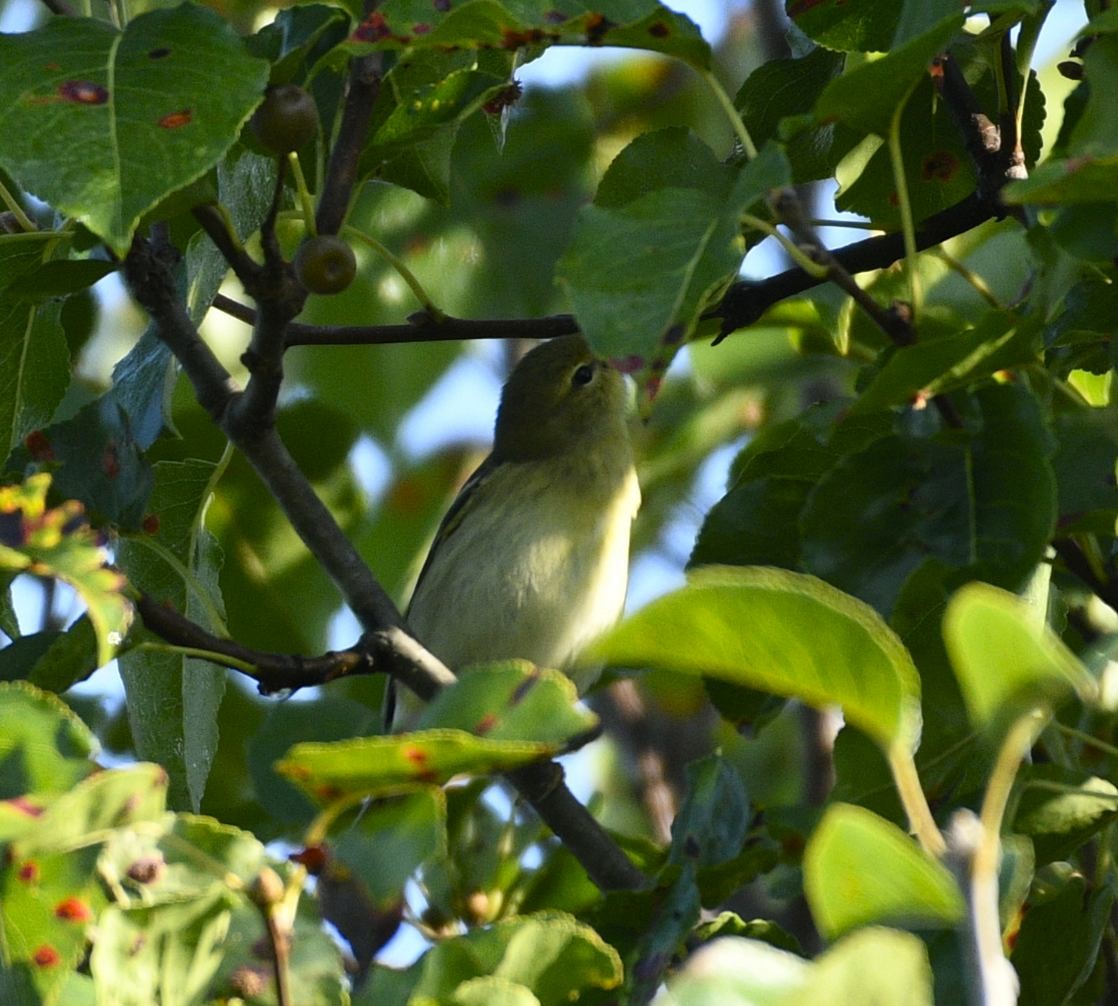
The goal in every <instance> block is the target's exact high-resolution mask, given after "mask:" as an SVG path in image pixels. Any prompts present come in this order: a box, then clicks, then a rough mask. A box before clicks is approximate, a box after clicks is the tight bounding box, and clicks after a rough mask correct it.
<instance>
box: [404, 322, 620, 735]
mask: <svg viewBox="0 0 1118 1006" xmlns="http://www.w3.org/2000/svg"><path fill="white" fill-rule="evenodd" d="M627 403H628V394H627V390H626V387H625V379H624V377H623V376H622V374H621V373H620V372H619V371H618V370H617V369H615V368H614V367H613V366H612V365H611V364H610V363H609V362H608V361H606V360H605V359H603V358H601V357H599V356H597V355H595V353H594V352H593V350H592V349H591V347H590V346H589V344H588V343H587V341H586V339H585V338H584V337H583V336H581V335H577V334H576V335H565V336H558V337H556V338H553V339H550V340H547V341H545V342H542V343H540V344H539V345H538V346H536V347H535V348H533V349H532V350H530V351H529V352H528V353H526V354H525V355H524V356H523V358H522V359H521V360H520V361H519V363H517V365H516V366H515V367H514V368H513V370H512V372H511V374H510V375H509V377H508V380H507V381H506V383H505V386H504V388H503V389H502V392H501V399H500V405H499V407H498V410H497V420H496V424H495V428H494V435H493V448H492V451H491V453H490V454H489V455H488V457H487V458H486V459H485V460H484V461H483V462H482V463H481V465H480V466H479V467H478V468H477V470H476V471H475V472H474V473H473V474H472V475H471V476H470V478H469V479H468V480H467V481H466V482H465V484H464V485H463V486H462V489H461V491H460V492H459V493H458V495H457V497H456V498H455V500H454V502H453V503H452V504H451V506H450V508H449V509H448V510H447V512H446V515H445V516H444V517H443V519H442V522H441V524H440V525H439V528H438V531H437V532H436V534H435V537H434V540H433V541H432V543H431V546H430V549H429V551H428V554H427V557H426V560H425V562H424V563H423V567H422V569H421V570H420V573H419V577H418V579H417V581H416V585H415V588H414V591H413V593H412V597H411V601H410V603H409V605H408V607H407V610H406V612H405V621H406V623H407V625H408V627H409V628H410V630H411V631H412V633H413V634H414V635H415V637H416V638H417V639H418V640H419V641H420V642H421V643H422V644H423V645H424V646H426V647H427V649H429V650H430V651H431V652H432V653H433V654H434V655H435V656H436V657H438V658H439V659H440V660H441V661H442V662H443V663H445V664H446V665H447V666H448V667H450V668H451V669H452V670H453V671H455V673H458V672H459V671H461V670H463V669H465V668H468V667H469V666H470V665H471V664H477V663H481V662H487V661H498V660H506V659H512V658H521V659H524V660H528V661H531V662H532V663H533V664H535V665H536V666H538V667H549V668H556V669H559V670H562V671H563V672H564V673H566V674H567V675H568V676H569V677H571V679H572V680H573V681H574V682H575V685H576V687H577V688H578V691H579V693H580V694H581V693H582V692H584V691H585V690H586V689H587V688H588V687H589V686H590V685H591V684H593V682H594V680H595V679H596V678H597V676H598V674H599V672H600V668H598V667H594V666H593V665H590V666H586V665H582V664H576V663H575V662H574V661H575V658H576V657H577V656H578V654H579V652H580V651H581V650H582V649H583V648H584V647H585V645H586V644H587V643H589V642H590V641H591V640H592V639H594V638H595V637H597V636H599V635H600V634H601V633H603V632H604V631H605V630H606V629H608V628H610V627H611V626H612V625H613V624H614V623H615V622H616V621H617V619H618V618H619V617H620V615H621V612H622V609H623V607H624V604H625V594H626V589H627V585H628V574H629V539H630V531H631V527H632V523H633V520H634V518H635V517H636V514H637V510H638V509H639V507H640V502H641V494H640V487H639V484H638V482H637V474H636V469H635V466H634V461H633V451H632V444H631V440H630V436H629V424H628V416H627V412H628V409H627ZM396 687H399V691H400V695H399V699H398V705H399V708H398V709H397V710H396V713H395V715H393V712H392V707H393V704H394V700H395V699H396V697H395V696H394V695H393V694H392V693H393V692H394V691H395V688H396ZM389 693H390V694H389V697H388V698H387V701H386V716H387V719H388V723H389V724H391V726H392V727H393V729H399V728H400V727H401V726H405V725H406V724H408V723H409V722H410V721H413V720H414V718H415V716H416V715H417V712H418V709H419V706H418V703H417V701H416V700H415V699H414V698H412V697H411V695H410V693H408V692H407V690H406V688H403V687H400V686H395V683H394V682H390V688H389Z"/></svg>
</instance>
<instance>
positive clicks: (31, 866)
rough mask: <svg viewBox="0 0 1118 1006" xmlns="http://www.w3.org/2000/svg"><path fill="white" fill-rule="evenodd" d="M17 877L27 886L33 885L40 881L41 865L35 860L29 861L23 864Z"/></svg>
mask: <svg viewBox="0 0 1118 1006" xmlns="http://www.w3.org/2000/svg"><path fill="white" fill-rule="evenodd" d="M16 876H18V877H19V879H20V880H22V881H23V882H24V883H25V884H33V883H34V882H35V881H36V880H38V879H39V864H38V863H36V862H35V860H33V859H29V860H28V861H27V862H26V863H21V864H20V868H19V872H18V873H17V874H16Z"/></svg>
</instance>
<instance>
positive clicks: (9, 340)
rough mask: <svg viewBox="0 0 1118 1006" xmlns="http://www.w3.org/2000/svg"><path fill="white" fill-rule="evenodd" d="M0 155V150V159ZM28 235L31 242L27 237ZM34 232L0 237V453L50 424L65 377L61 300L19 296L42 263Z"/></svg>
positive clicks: (40, 246)
mask: <svg viewBox="0 0 1118 1006" xmlns="http://www.w3.org/2000/svg"><path fill="white" fill-rule="evenodd" d="M2 156H3V155H2V154H0V157H2ZM33 238H34V240H32V239H33ZM43 248H44V242H43V241H42V240H40V239H39V235H37V234H36V235H3V236H0V276H3V277H4V279H3V280H0V455H2V456H3V457H4V458H7V456H8V454H9V453H10V452H11V451H12V449H13V448H14V447H15V446H16V445H17V444H19V443H20V442H21V441H22V440H23V438H24V437H26V436H27V435H28V434H29V433H32V432H33V431H35V430H37V429H39V428H40V427H42V426H45V425H46V424H47V423H49V422H50V418H51V415H52V414H53V413H54V410H55V407H56V406H57V405H58V403H59V401H61V399H62V395H63V394H64V393H65V391H66V385H67V383H68V381H69V369H70V368H69V360H70V357H69V353H68V351H67V349H66V337H65V334H64V333H63V331H62V324H61V321H60V315H61V304H59V303H58V302H54V301H52V302H49V303H47V304H39V303H36V302H34V301H28V300H24V299H22V298H21V297H20V296H19V291H20V288H21V285H22V283H23V281H24V279H25V277H26V274H27V273H28V272H31V271H32V270H34V269H35V268H36V267H37V266H39V265H40V264H41V262H42V255H43Z"/></svg>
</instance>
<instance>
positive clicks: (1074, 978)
mask: <svg viewBox="0 0 1118 1006" xmlns="http://www.w3.org/2000/svg"><path fill="white" fill-rule="evenodd" d="M1062 865H1063V866H1064V867H1065V871H1064V872H1065V874H1066V875H1065V876H1063V877H1062V878H1061V879H1060V880H1059V881H1058V882H1057V883H1055V884H1054V885H1052V886H1053V888H1054V889H1052V890H1050V891H1048V892H1046V895H1045V897H1044V898H1043V899H1041V898H1037V897H1035V885H1034V897H1033V898H1031V899H1030V902H1028V903H1027V904H1028V911H1027V912H1025V915H1024V918H1023V919H1022V921H1021V928H1020V930H1019V931H1018V933H1017V939H1016V941H1015V943H1014V946H1013V953H1012V955H1011V956H1010V963H1012V964H1013V967H1014V970H1015V971H1016V972H1017V974H1018V976H1019V977H1020V980H1021V998H1020V1000H1019V1001H1020V1002H1021V1003H1025V1004H1033V1003H1036V1004H1040V1003H1063V1002H1068V1001H1069V1000H1070V1001H1072V1002H1074V1001H1075V998H1073V997H1074V996H1075V992H1076V990H1077V989H1079V988H1080V987H1081V986H1082V985H1083V984H1084V983H1085V982H1086V981H1087V979H1088V978H1089V977H1090V975H1091V972H1092V971H1094V969H1095V967H1096V965H1097V963H1098V952H1099V945H1100V942H1101V940H1102V939H1103V936H1104V934H1105V932H1106V930H1107V928H1108V925H1109V917H1110V912H1111V910H1112V909H1113V907H1114V889H1113V888H1112V887H1111V886H1110V885H1109V884H1107V885H1104V886H1102V887H1099V888H1095V889H1093V890H1090V889H1089V888H1088V885H1087V883H1086V881H1085V880H1084V878H1083V876H1082V875H1081V874H1079V873H1077V872H1073V871H1072V868H1071V867H1070V866H1068V865H1067V864H1062ZM1090 998H1093V997H1089V998H1088V1000H1087V1001H1090Z"/></svg>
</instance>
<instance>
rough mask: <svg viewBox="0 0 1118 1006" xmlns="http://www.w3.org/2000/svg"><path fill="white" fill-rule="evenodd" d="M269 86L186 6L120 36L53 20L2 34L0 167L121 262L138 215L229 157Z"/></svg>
mask: <svg viewBox="0 0 1118 1006" xmlns="http://www.w3.org/2000/svg"><path fill="white" fill-rule="evenodd" d="M267 79H268V67H267V64H266V63H264V62H263V61H262V60H257V59H253V58H252V57H250V56H248V55H247V54H246V53H245V51H244V48H243V46H242V43H241V41H240V40H239V39H238V38H237V37H236V36H235V35H234V34H233V32H232V30H231V29H230V27H229V26H228V24H227V23H226V22H225V21H223V20H221V19H220V18H219V17H217V15H215V14H213V13H211V12H209V11H207V10H205V9H203V8H201V7H195V6H193V5H191V4H183V5H181V6H179V7H176V8H174V9H172V10H155V11H150V12H148V13H146V14H141V15H140V16H139V17H137V18H136V19H135V20H134V21H132V22H131V23H130V24H129V25H128V27H127V28H126V29H125V31H124V32H123V33H119V32H117V31H115V30H113V29H112V28H111V27H110V26H109V25H107V24H106V23H104V22H101V21H93V20H88V19H85V18H71V17H59V18H51V19H50V20H49V21H48V22H47V23H46V24H45V25H44V26H43V27H42V28H40V29H38V30H37V31H34V32H30V33H27V34H23V35H0V163H2V164H3V165H4V166H5V167H6V168H7V169H8V170H9V171H10V172H11V173H12V175H13V176H14V177H15V178H17V179H18V180H19V181H20V182H21V183H22V184H23V186H24V188H26V189H27V190H28V191H30V192H33V193H34V194H35V195H37V196H39V197H40V198H41V199H44V200H46V201H47V202H48V203H50V204H51V205H52V206H54V207H55V208H56V209H58V210H60V211H61V212H63V213H66V214H68V215H70V216H73V217H76V218H77V219H79V220H81V222H82V223H84V224H85V225H86V226H87V227H88V228H89V229H90V230H91V231H93V232H94V233H95V234H97V235H98V236H99V237H101V238H102V239H104V241H105V242H106V243H107V244H108V245H109V246H110V247H111V248H112V249H113V250H114V251H115V252H116V253H117V254H118V255H124V254H125V253H126V252H127V251H128V245H129V242H130V240H131V236H132V232H133V230H134V229H135V227H136V225H137V223H138V222H139V220H140V217H141V216H142V215H143V214H144V213H145V212H146V211H147V210H148V209H150V208H151V207H152V206H154V205H155V204H156V203H157V202H158V201H159V200H160V199H162V198H163V197H164V196H166V195H168V194H169V193H171V192H173V191H175V190H176V189H179V188H182V187H183V186H184V185H187V184H188V183H190V182H192V181H193V180H194V179H196V178H198V177H200V176H201V175H202V174H203V173H204V172H205V171H207V170H208V169H209V168H210V167H211V166H212V165H213V164H214V163H215V162H216V161H217V160H218V158H220V157H221V155H222V154H223V153H224V152H225V151H226V150H228V149H229V147H230V146H231V145H232V143H233V140H234V137H235V135H236V132H237V129H238V128H239V127H240V126H241V124H242V123H243V122H244V121H245V120H246V119H247V118H248V116H249V113H250V112H251V111H252V109H253V107H254V106H255V105H256V104H257V103H258V102H259V100H260V98H261V96H262V94H263V90H264V85H265V83H266V82H267ZM218 80H220V82H221V83H220V86H214V83H215V81H218Z"/></svg>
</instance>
